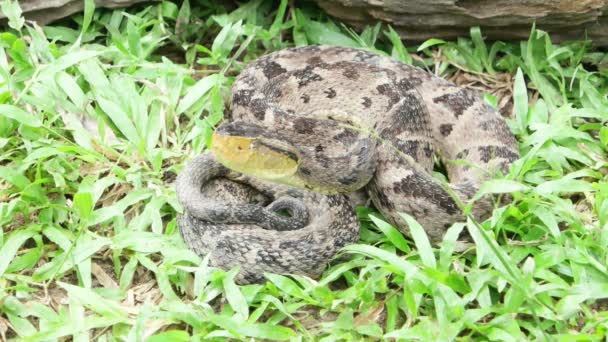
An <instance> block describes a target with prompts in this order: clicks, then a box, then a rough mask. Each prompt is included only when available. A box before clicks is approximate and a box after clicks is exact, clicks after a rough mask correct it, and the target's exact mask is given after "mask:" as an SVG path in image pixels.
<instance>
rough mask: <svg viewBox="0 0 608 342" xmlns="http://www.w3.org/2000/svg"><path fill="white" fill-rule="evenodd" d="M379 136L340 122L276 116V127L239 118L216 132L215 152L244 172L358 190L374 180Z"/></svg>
mask: <svg viewBox="0 0 608 342" xmlns="http://www.w3.org/2000/svg"><path fill="white" fill-rule="evenodd" d="M374 143H375V140H373V139H371V138H369V136H366V135H365V134H360V133H359V132H357V131H353V130H352V129H350V128H345V127H344V126H343V125H342V124H341V123H340V122H336V121H335V120H327V119H325V120H320V119H316V118H303V117H296V118H289V117H284V118H283V117H281V116H278V115H277V116H275V123H274V127H273V128H272V129H269V128H266V127H261V126H258V125H256V124H252V123H248V122H243V121H234V122H231V123H226V124H223V125H221V126H220V127H219V128H218V129H217V130H216V131H215V133H214V135H213V138H212V143H211V152H212V153H213V155H214V156H215V158H216V159H217V161H219V162H220V163H221V164H223V165H224V166H226V167H227V168H229V169H232V170H234V171H237V172H241V173H243V174H246V175H249V176H253V177H257V178H261V179H265V180H269V181H273V182H276V183H282V184H287V185H291V186H294V187H299V188H304V189H308V190H312V191H316V192H322V193H339V192H352V191H355V190H358V189H360V188H361V187H363V186H364V185H365V184H367V183H368V182H369V180H370V179H371V177H372V175H373V172H374V168H375V153H374Z"/></svg>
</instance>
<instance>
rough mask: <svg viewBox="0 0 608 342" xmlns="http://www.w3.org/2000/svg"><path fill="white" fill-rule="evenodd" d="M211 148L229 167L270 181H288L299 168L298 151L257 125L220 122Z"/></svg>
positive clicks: (219, 159)
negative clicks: (221, 123) (222, 123)
mask: <svg viewBox="0 0 608 342" xmlns="http://www.w3.org/2000/svg"><path fill="white" fill-rule="evenodd" d="M211 152H212V153H213V155H214V156H215V158H216V159H217V160H218V161H219V162H220V163H222V164H223V165H224V166H226V167H228V168H229V169H232V170H234V171H237V172H241V173H244V174H247V175H251V176H254V177H258V178H262V179H267V180H271V181H276V182H281V183H285V182H287V183H289V178H291V177H293V176H294V175H295V174H296V172H297V170H298V164H299V157H298V151H297V150H296V149H295V148H293V147H292V146H291V145H290V144H288V143H286V142H285V141H282V140H281V139H280V137H278V136H276V135H275V134H272V132H268V131H266V130H264V129H262V128H260V127H259V126H256V125H251V124H245V123H238V122H234V123H228V124H224V125H222V126H220V127H219V128H218V129H217V130H216V131H215V133H214V134H213V137H212V142H211Z"/></svg>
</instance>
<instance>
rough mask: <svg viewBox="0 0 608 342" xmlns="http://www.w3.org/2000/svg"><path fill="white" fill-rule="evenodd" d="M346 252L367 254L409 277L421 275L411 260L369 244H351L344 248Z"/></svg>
mask: <svg viewBox="0 0 608 342" xmlns="http://www.w3.org/2000/svg"><path fill="white" fill-rule="evenodd" d="M342 250H343V251H345V252H349V253H357V254H363V255H367V256H369V257H372V258H374V259H377V260H380V261H382V262H383V263H384V265H383V266H384V267H386V268H388V269H390V270H394V271H395V272H398V273H400V274H402V275H404V276H407V277H408V278H416V277H418V276H419V269H418V268H417V267H416V266H415V265H414V264H413V263H411V262H409V261H406V260H404V259H402V258H400V257H398V256H397V255H395V254H393V253H390V252H387V251H385V250H382V249H380V248H377V247H374V246H368V245H349V246H346V247H344V248H343V249H342Z"/></svg>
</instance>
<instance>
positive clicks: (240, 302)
mask: <svg viewBox="0 0 608 342" xmlns="http://www.w3.org/2000/svg"><path fill="white" fill-rule="evenodd" d="M238 272H239V269H238V268H236V269H233V270H231V271H230V272H228V273H226V275H225V276H224V279H222V285H223V286H224V294H225V296H226V299H227V300H228V303H230V306H231V307H232V309H233V310H234V311H235V312H236V313H237V314H238V315H239V316H240V317H241V319H242V320H247V319H248V318H249V304H247V300H245V296H243V294H242V293H241V290H240V289H239V287H238V286H236V284H235V283H234V277H235V276H236V274H237V273H238Z"/></svg>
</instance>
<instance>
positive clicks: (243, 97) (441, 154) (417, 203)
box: [177, 46, 519, 282]
mask: <svg viewBox="0 0 608 342" xmlns="http://www.w3.org/2000/svg"><path fill="white" fill-rule="evenodd" d="M230 109H231V113H230V116H229V120H228V122H227V123H224V124H222V125H221V126H220V127H219V128H218V129H217V130H216V132H215V134H214V136H213V142H212V149H211V152H210V153H209V152H207V153H206V154H203V155H202V156H199V157H197V158H195V159H194V160H192V161H191V162H189V163H188V165H187V166H186V168H185V169H184V170H183V171H182V172H181V173H180V175H179V176H178V180H177V194H178V199H179V201H180V203H181V204H182V205H183V206H184V208H185V214H184V215H182V216H180V218H179V221H178V224H179V227H180V231H181V232H182V235H183V236H184V239H185V240H186V243H187V244H188V245H189V246H190V247H191V248H193V249H194V250H195V251H197V252H198V253H200V254H201V255H203V254H206V253H208V252H211V253H212V257H211V260H212V263H213V264H214V265H217V266H220V267H223V268H230V267H232V266H235V265H241V273H240V274H239V278H238V280H239V281H240V282H251V281H259V280H261V279H263V278H262V274H263V272H265V271H272V272H278V273H286V272H289V273H300V274H307V275H311V276H318V275H319V274H320V272H322V270H323V268H324V266H325V264H326V263H327V262H328V260H330V259H331V258H332V257H333V256H334V255H335V254H336V252H337V251H338V249H339V248H341V247H342V246H344V245H346V244H349V243H353V242H356V240H357V238H358V221H357V220H356V217H355V215H354V210H353V209H352V206H351V205H350V204H349V200H348V198H347V196H346V195H345V194H349V193H353V192H355V191H358V190H362V191H364V192H366V193H368V194H369V196H370V198H371V200H372V202H373V204H374V206H375V207H376V208H377V209H378V210H379V211H380V212H381V213H382V214H383V215H384V217H385V218H386V219H387V220H388V221H389V222H391V223H392V224H394V225H395V226H396V227H398V228H399V229H400V230H401V231H402V232H404V233H406V234H407V233H408V228H407V225H406V223H405V221H404V220H403V218H402V217H401V216H400V215H399V213H400V212H402V213H408V214H410V215H412V216H414V217H415V218H416V219H417V220H418V222H419V223H420V224H421V225H422V226H423V227H424V228H425V230H426V232H427V234H428V236H429V237H430V238H431V240H432V241H433V242H438V241H440V240H441V238H442V236H443V233H444V232H445V231H446V229H447V228H448V227H449V226H450V225H451V224H452V223H454V222H458V221H461V220H463V215H462V212H461V210H460V208H459V206H458V205H457V202H456V201H455V200H454V198H453V197H452V195H450V192H451V193H452V194H453V195H455V196H457V197H458V198H459V199H460V200H462V201H464V202H466V201H468V200H470V199H471V198H472V197H473V196H474V195H475V193H476V192H477V190H478V189H479V186H480V184H481V183H482V182H483V181H484V180H485V179H487V178H488V177H489V176H491V175H492V174H493V173H494V172H496V171H500V172H503V173H504V172H507V171H508V169H509V166H510V164H511V163H512V162H513V161H514V160H515V159H517V158H518V157H519V154H518V150H517V145H516V141H515V138H514V137H513V135H512V134H511V132H510V130H509V128H508V126H507V125H506V123H505V122H504V120H503V119H502V117H501V116H500V115H499V114H498V113H497V112H496V111H495V110H494V109H493V108H492V107H491V106H489V105H488V104H487V103H485V102H484V101H483V100H482V99H481V98H480V97H479V96H478V95H477V94H476V93H475V92H473V91H472V90H468V89H463V88H460V87H457V86H456V85H454V84H452V83H450V82H448V81H446V80H443V79H441V78H439V77H436V76H433V75H431V74H429V73H427V72H426V71H424V70H422V69H419V68H416V67H413V66H410V65H406V64H403V63H400V62H398V61H395V60H393V59H391V58H389V57H384V56H380V55H377V54H374V53H371V52H368V51H364V50H359V49H352V48H341V47H329V46H307V47H297V48H290V49H286V50H282V51H278V52H274V53H271V54H268V55H266V56H263V57H261V58H259V59H258V60H256V61H254V62H252V63H250V64H249V65H248V66H247V67H246V69H245V70H243V71H242V73H241V74H240V75H239V76H238V77H237V79H236V81H235V83H234V85H233V89H232V101H231V108H230ZM434 156H437V157H438V158H439V159H440V160H441V161H442V162H443V163H444V166H445V169H446V171H447V177H448V178H449V189H446V187H445V186H444V185H443V184H442V183H441V182H440V181H438V180H437V179H436V178H434V177H433V176H432V172H433V168H434V164H435V163H434V159H433V158H434ZM454 161H460V162H456V163H455V162H454ZM243 174H244V175H247V176H244V175H243ZM218 177H223V179H220V180H214V179H216V178H218ZM232 181H234V182H236V183H231V182H232ZM491 204H492V203H491V200H490V199H489V198H482V199H481V200H479V201H477V202H476V203H475V205H474V207H473V212H474V214H475V216H477V217H479V218H484V217H486V216H487V215H488V214H489V212H490V211H491V208H492V205H491ZM281 209H286V210H287V211H288V212H290V214H291V216H281V215H280V214H279V211H280V210H281Z"/></svg>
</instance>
